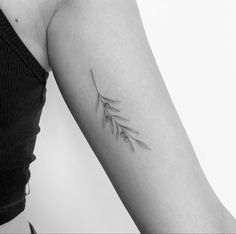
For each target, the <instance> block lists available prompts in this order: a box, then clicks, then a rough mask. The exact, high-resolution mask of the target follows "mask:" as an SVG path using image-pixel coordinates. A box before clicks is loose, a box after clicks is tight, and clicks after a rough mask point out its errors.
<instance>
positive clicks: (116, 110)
mask: <svg viewBox="0 0 236 234" xmlns="http://www.w3.org/2000/svg"><path fill="white" fill-rule="evenodd" d="M108 109H109V110H111V111H114V112H120V110H118V109H116V108H115V107H112V106H109V107H108Z"/></svg>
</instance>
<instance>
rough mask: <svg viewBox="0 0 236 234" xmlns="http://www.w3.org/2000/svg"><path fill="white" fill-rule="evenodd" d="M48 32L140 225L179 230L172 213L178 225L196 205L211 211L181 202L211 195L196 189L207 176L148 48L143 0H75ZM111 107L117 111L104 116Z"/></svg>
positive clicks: (103, 159)
mask: <svg viewBox="0 0 236 234" xmlns="http://www.w3.org/2000/svg"><path fill="white" fill-rule="evenodd" d="M47 36H48V54H49V60H50V64H51V67H52V71H53V74H54V76H55V79H56V82H57V84H58V87H59V89H60V91H61V93H62V96H63V98H64V100H65V102H66V104H67V105H68V108H69V109H70V111H71V113H72V115H73V117H74V119H75V120H76V122H77V124H78V125H79V127H80V128H81V130H82V132H83V134H84V136H85V137H86V139H87V141H88V142H89V144H90V146H91V148H92V149H93V151H94V153H95V154H96V156H97V157H98V159H99V161H100V163H101V164H102V166H103V168H104V170H105V171H106V173H107V175H108V176H109V178H110V180H111V182H112V184H113V186H114V187H115V189H116V191H117V192H118V194H119V196H120V197H121V199H122V201H123V203H124V204H125V206H126V208H128V211H129V212H130V214H131V215H132V217H133V219H134V221H135V222H136V224H137V225H138V226H139V228H140V229H143V230H146V231H148V230H149V231H154V230H157V229H158V228H159V230H175V229H171V227H169V226H168V228H167V226H166V225H167V224H166V219H167V220H168V217H169V218H170V219H171V218H173V217H175V219H174V221H173V225H174V226H175V227H177V226H178V225H179V227H182V226H181V220H182V219H185V220H188V221H189V222H190V223H192V222H194V221H192V220H194V217H193V216H194V215H192V216H191V215H190V214H194V212H195V211H193V210H194V209H197V210H201V215H202V217H203V219H204V217H205V216H204V215H203V213H204V208H203V206H199V208H196V207H195V206H194V205H193V206H192V207H191V205H189V206H188V205H187V206H181V205H180V204H181V202H182V205H183V204H184V203H186V204H188V203H191V202H192V201H193V200H194V201H199V199H201V202H202V203H203V200H204V201H205V200H206V198H204V196H203V197H201V196H199V197H197V196H196V194H197V192H196V191H198V189H199V186H200V185H199V184H200V183H198V182H199V181H198V180H196V179H195V178H204V177H203V174H202V172H201V170H200V169H199V168H198V166H197V167H196V165H195V163H196V162H195V158H194V153H193V150H192V148H191V145H190V143H189V141H188V138H187V136H186V133H185V131H184V129H183V127H182V125H181V122H180V120H179V118H178V115H177V113H176V111H175V108H174V106H173V104H172V102H171V99H170V97H169V94H168V92H167V90H166V87H165V85H164V82H163V79H162V77H161V75H160V72H159V70H158V67H157V65H156V62H155V60H154V58H153V55H152V52H151V50H150V48H149V44H148V42H147V39H146V36H145V32H144V29H143V26H142V22H141V19H140V16H139V12H138V8H137V5H136V1H134V0H99V1H93V0H68V1H67V2H66V4H65V5H64V6H63V7H62V8H61V9H60V10H58V11H57V13H56V14H55V15H54V17H53V19H52V21H51V23H50V25H49V27H48V31H47ZM106 98H109V99H112V100H117V101H112V100H109V99H106ZM98 102H99V106H98V109H97V104H98ZM105 102H106V103H108V104H109V105H110V108H108V109H105V108H106V107H107V106H108V104H106V105H102V104H104V103H105ZM105 114H107V115H109V116H110V117H111V118H110V121H108V122H105V124H104V122H103V121H104V115H105ZM108 120H109V119H108ZM103 124H104V125H105V127H104V126H103ZM121 131H123V132H124V133H125V135H126V136H127V137H126V138H124V137H122V134H120V133H121ZM117 132H118V133H119V135H116V134H117ZM124 139H125V140H124ZM142 142H143V143H142ZM180 168H181V170H179V169H180ZM196 168H197V169H196ZM186 175H188V176H186ZM203 181H204V179H203ZM168 183H170V186H167V184H168ZM204 183H206V182H205V181H204ZM196 188H197V189H196ZM194 191H195V192H194ZM173 195H174V196H175V197H172V196H173ZM175 198H177V200H178V202H175V200H176V199H175ZM195 204H198V202H196V203H195ZM204 204H205V203H204ZM173 210H174V211H173ZM190 210H191V211H192V213H191V211H190ZM199 212H200V211H199ZM174 213H175V215H174ZM157 224H158V225H157ZM162 228H163V229H162ZM165 228H166V229H165ZM180 230H182V229H180Z"/></svg>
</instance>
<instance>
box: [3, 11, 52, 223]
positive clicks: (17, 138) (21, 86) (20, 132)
mask: <svg viewBox="0 0 236 234" xmlns="http://www.w3.org/2000/svg"><path fill="white" fill-rule="evenodd" d="M48 76H49V73H48V72H47V71H46V70H44V68H43V67H42V66H41V65H40V63H39V62H38V61H37V59H36V58H35V57H34V56H33V55H32V53H31V52H30V51H29V50H28V48H27V47H26V45H25V44H24V43H23V41H22V40H21V39H20V37H19V36H18V34H17V33H16V31H15V30H14V28H13V26H12V25H11V24H10V21H9V20H8V19H7V17H6V15H5V14H4V13H3V11H2V10H1V9H0V225H1V224H4V223H6V222H8V221H10V220H11V219H13V218H15V217H16V216H17V215H18V214H19V213H21V212H22V211H23V210H24V209H25V201H26V199H25V196H26V193H25V188H26V184H27V183H28V181H29V179H30V170H29V166H30V163H32V162H33V161H34V160H35V159H36V156H35V155H34V154H33V151H34V147H35V143H36V137H37V134H38V133H39V132H40V127H39V121H40V116H41V113H42V108H43V106H44V104H45V101H46V83H47V78H48Z"/></svg>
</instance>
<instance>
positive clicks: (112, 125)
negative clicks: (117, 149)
mask: <svg viewBox="0 0 236 234" xmlns="http://www.w3.org/2000/svg"><path fill="white" fill-rule="evenodd" d="M110 123H111V133H112V134H114V123H113V119H112V118H111V119H110Z"/></svg>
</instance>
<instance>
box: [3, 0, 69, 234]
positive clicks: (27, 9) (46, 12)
mask: <svg viewBox="0 0 236 234" xmlns="http://www.w3.org/2000/svg"><path fill="white" fill-rule="evenodd" d="M64 1H65V0H50V1H48V0H30V1H29V0H0V8H1V9H2V11H3V12H4V14H5V15H6V17H7V18H8V20H9V21H10V23H11V25H12V26H13V28H14V29H15V31H16V33H17V34H18V36H19V37H20V39H21V40H22V41H23V43H24V44H25V45H26V47H27V48H28V49H29V51H30V52H31V53H32V55H33V56H34V57H35V58H36V59H37V60H38V62H39V63H40V64H41V66H42V67H43V68H44V69H45V70H46V71H48V72H49V71H50V70H51V68H50V64H49V59H48V53H47V34H46V30H47V26H48V24H49V23H50V20H51V19H52V17H53V15H54V14H55V12H56V11H57V9H59V7H61V6H62V3H63V2H64ZM19 232H21V233H30V228H29V225H28V222H27V219H26V215H25V211H23V212H22V213H20V214H19V215H18V216H17V217H15V218H14V219H13V220H11V221H10V222H8V223H5V224H3V225H0V233H19Z"/></svg>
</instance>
